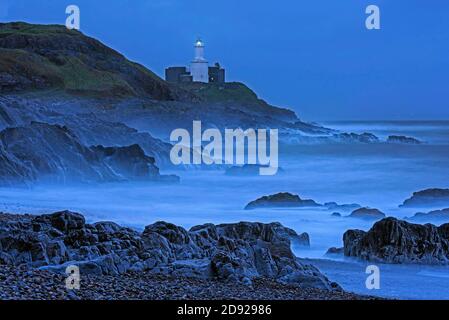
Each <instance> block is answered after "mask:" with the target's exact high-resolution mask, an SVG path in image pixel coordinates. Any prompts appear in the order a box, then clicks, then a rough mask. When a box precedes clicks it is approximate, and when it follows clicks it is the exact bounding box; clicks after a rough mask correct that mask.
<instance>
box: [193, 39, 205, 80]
mask: <svg viewBox="0 0 449 320" xmlns="http://www.w3.org/2000/svg"><path fill="white" fill-rule="evenodd" d="M190 73H191V74H192V78H193V81H196V82H206V83H207V82H209V65H208V62H207V60H206V59H205V58H204V42H203V41H202V40H201V39H198V40H197V41H196V42H195V58H194V59H193V61H192V62H191V63H190Z"/></svg>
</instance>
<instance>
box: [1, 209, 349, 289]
mask: <svg viewBox="0 0 449 320" xmlns="http://www.w3.org/2000/svg"><path fill="white" fill-rule="evenodd" d="M291 241H294V242H298V243H303V244H307V243H308V241H309V239H308V236H306V235H304V234H303V235H298V234H296V232H295V231H293V230H291V229H288V228H285V227H284V226H282V225H281V224H280V223H270V224H263V223H250V222H240V223H235V224H221V225H213V224H205V225H201V226H195V227H193V228H191V229H190V230H189V231H187V230H185V229H183V228H182V227H179V226H176V225H173V224H170V223H167V222H156V223H154V224H152V225H149V226H147V227H146V228H145V230H144V231H143V232H142V233H139V232H137V231H135V230H133V229H130V228H126V227H121V226H119V225H117V224H115V223H113V222H97V223H94V224H87V223H86V222H85V219H84V217H83V216H82V215H81V214H78V213H74V212H70V211H62V212H56V213H53V214H47V215H40V216H32V215H10V214H2V215H1V216H0V264H2V265H12V266H21V267H26V268H29V269H35V268H39V269H40V270H46V271H52V272H55V273H61V274H64V273H65V271H66V268H67V267H68V266H70V265H75V266H78V267H79V269H80V272H81V274H91V275H97V276H103V275H112V276H116V275H121V274H124V273H127V272H149V273H151V274H153V275H166V276H174V277H178V276H179V277H189V278H200V279H217V280H221V281H225V282H235V283H242V284H247V285H250V284H251V283H252V280H253V279H255V278H258V277H265V278H269V279H272V280H274V281H278V282H280V283H284V284H292V285H295V286H299V287H302V288H309V287H313V288H320V289H322V290H330V291H334V290H341V289H340V287H339V286H338V284H336V283H333V282H331V281H329V280H328V279H327V278H326V277H325V276H324V275H323V274H321V273H320V272H319V270H318V269H316V268H315V267H313V266H312V265H310V264H306V263H303V262H301V261H300V260H298V258H297V257H295V255H294V254H293V252H292V250H291V248H290V245H291Z"/></svg>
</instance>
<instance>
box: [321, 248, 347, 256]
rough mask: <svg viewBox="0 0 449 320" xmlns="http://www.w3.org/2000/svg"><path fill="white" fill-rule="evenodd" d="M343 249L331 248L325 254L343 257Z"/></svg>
mask: <svg viewBox="0 0 449 320" xmlns="http://www.w3.org/2000/svg"><path fill="white" fill-rule="evenodd" d="M344 250H345V249H344V248H336V247H332V248H329V249H328V250H327V252H326V254H325V255H326V256H328V255H343V254H344Z"/></svg>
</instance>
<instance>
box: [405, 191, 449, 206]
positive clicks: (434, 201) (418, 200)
mask: <svg viewBox="0 0 449 320" xmlns="http://www.w3.org/2000/svg"><path fill="white" fill-rule="evenodd" d="M446 205H449V189H438V188H433V189H426V190H422V191H418V192H414V193H413V195H412V196H411V197H410V198H409V199H407V200H405V201H404V203H403V204H402V205H400V207H436V206H446Z"/></svg>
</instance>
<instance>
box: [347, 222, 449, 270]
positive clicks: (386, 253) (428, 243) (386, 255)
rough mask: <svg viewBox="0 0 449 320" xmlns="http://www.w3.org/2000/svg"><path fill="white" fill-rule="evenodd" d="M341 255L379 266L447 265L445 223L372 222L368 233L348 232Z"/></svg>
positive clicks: (448, 244)
mask: <svg viewBox="0 0 449 320" xmlns="http://www.w3.org/2000/svg"><path fill="white" fill-rule="evenodd" d="M343 242H344V254H345V256H348V257H357V258H360V259H363V260H369V261H375V262H383V263H420V264H448V263H449V224H443V225H441V226H439V227H436V226H435V225H432V224H424V225H421V224H412V223H408V222H406V221H403V220H398V219H395V218H386V219H383V220H381V221H378V222H376V223H375V224H374V225H373V227H372V228H371V229H370V230H369V231H368V232H365V231H361V230H348V231H346V232H345V234H344V235H343Z"/></svg>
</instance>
